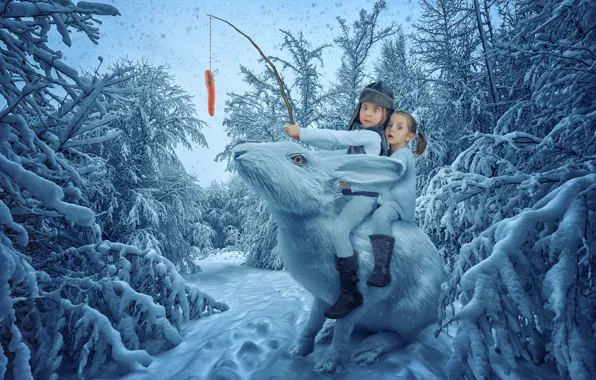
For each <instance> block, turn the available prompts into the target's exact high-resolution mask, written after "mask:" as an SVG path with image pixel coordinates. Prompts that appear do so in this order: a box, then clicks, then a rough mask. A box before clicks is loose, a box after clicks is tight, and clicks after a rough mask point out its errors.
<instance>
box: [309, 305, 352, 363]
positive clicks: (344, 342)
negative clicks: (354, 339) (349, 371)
mask: <svg viewBox="0 0 596 380" xmlns="http://www.w3.org/2000/svg"><path fill="white" fill-rule="evenodd" d="M360 316H361V310H354V311H352V312H351V313H350V314H348V315H347V316H346V317H344V318H340V319H338V320H337V321H336V322H335V328H334V333H333V341H332V342H331V345H329V347H328V348H327V351H325V354H324V355H323V358H322V359H321V360H320V361H319V362H318V363H317V364H315V367H314V370H315V371H316V372H319V373H338V372H341V371H342V368H341V365H340V364H341V358H342V357H343V356H344V353H345V351H346V348H347V346H348V343H349V342H350V336H351V335H352V331H353V330H354V325H355V324H356V321H357V320H358V317H360Z"/></svg>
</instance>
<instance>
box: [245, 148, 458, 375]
mask: <svg viewBox="0 0 596 380" xmlns="http://www.w3.org/2000/svg"><path fill="white" fill-rule="evenodd" d="M296 155H302V156H303V157H304V158H305V161H306V162H305V163H304V164H302V165H300V163H301V162H302V161H301V160H300V159H299V158H298V159H297V158H296V157H297V156H296ZM293 158H294V160H293ZM235 165H236V168H237V170H238V173H239V174H240V176H241V177H242V178H244V179H245V180H246V181H247V182H248V184H249V185H250V186H252V187H253V188H254V189H255V190H256V191H257V192H258V193H259V194H261V195H262V196H263V197H264V198H265V199H266V200H267V202H268V205H269V209H270V211H271V213H272V215H273V216H274V218H275V220H276V222H277V224H278V227H279V230H278V231H279V232H278V241H279V244H280V255H281V256H282V259H283V262H284V264H285V266H286V268H287V270H288V272H289V273H290V274H291V275H292V276H293V277H294V278H295V279H296V281H298V282H299V283H300V284H301V285H302V286H303V287H304V288H305V289H306V290H308V291H309V292H310V293H312V294H313V295H314V297H315V299H314V303H313V307H312V310H311V315H310V318H309V321H308V323H307V324H306V327H305V329H304V331H303V332H302V334H301V335H300V338H299V339H298V340H297V341H296V343H295V344H294V345H293V346H292V347H291V348H290V350H289V353H290V354H292V355H307V354H309V353H310V352H312V351H313V349H314V339H315V336H316V334H317V333H318V332H319V330H320V329H321V327H322V325H323V323H324V322H325V317H324V315H323V312H324V311H325V309H326V308H328V307H329V305H330V304H332V303H334V302H335V300H336V299H337V297H338V294H339V280H338V273H337V271H336V269H335V266H334V259H333V257H334V250H333V245H332V242H331V236H330V233H331V231H332V226H333V223H334V222H335V219H336V218H337V215H338V212H339V211H340V210H341V207H342V203H343V202H345V197H341V196H339V190H338V188H337V181H338V180H344V181H346V182H351V183H356V182H376V183H379V184H382V183H384V182H387V181H392V180H395V178H397V177H398V176H399V175H400V174H401V171H402V170H403V167H401V166H400V165H401V164H400V163H399V161H395V160H391V159H389V158H386V157H374V156H369V155H345V154H344V155H334V154H326V153H324V152H323V151H322V152H312V151H309V150H307V149H305V148H304V147H302V146H300V145H299V144H296V143H292V142H278V143H262V144H242V145H239V146H237V147H236V149H235ZM371 168H372V169H371ZM371 233H372V231H371V221H370V216H369V217H368V218H367V219H365V220H364V221H363V222H362V223H361V224H360V225H359V226H358V227H356V229H354V231H353V232H352V235H351V237H350V239H351V242H352V246H353V247H354V250H355V251H356V252H357V254H358V277H359V278H360V279H361V281H360V282H359V285H358V287H359V290H360V292H361V293H362V295H363V297H364V303H363V304H362V306H361V307H359V308H357V309H355V310H353V311H352V312H351V313H350V314H349V315H348V316H347V317H346V318H343V319H339V320H337V321H336V324H335V331H334V336H333V341H332V343H331V345H330V346H329V348H328V349H327V352H326V353H325V355H324V357H323V359H322V360H321V361H320V362H319V363H317V365H316V366H315V370H317V371H318V372H337V371H338V370H340V368H341V367H340V362H341V360H342V359H343V355H344V351H345V348H346V346H347V344H348V341H349V338H350V335H351V333H352V331H353V328H354V327H355V326H363V327H365V328H367V329H368V330H372V331H376V332H379V333H385V334H384V335H382V336H383V337H384V336H388V335H387V332H391V333H394V336H393V338H392V339H395V337H396V336H398V337H399V339H400V340H401V341H402V342H406V341H408V340H409V339H411V338H412V337H413V336H414V335H416V334H417V333H418V332H419V331H420V330H421V329H423V328H424V327H426V326H428V325H429V324H430V323H432V322H434V321H436V319H437V308H438V301H439V294H440V290H441V283H443V282H444V281H446V278H447V277H446V276H447V274H446V270H445V267H444V265H443V263H442V261H441V258H440V257H439V254H438V252H437V249H436V248H435V246H434V245H433V243H432V242H431V241H430V239H429V238H428V236H427V235H426V234H425V233H424V232H423V231H422V230H421V229H420V228H418V227H417V226H416V225H415V224H412V223H408V222H403V221H396V222H394V224H393V236H395V249H394V252H393V259H392V261H391V283H390V284H389V285H388V286H386V287H384V288H375V287H369V286H367V285H366V279H367V278H368V277H369V276H370V274H371V273H372V269H373V266H374V258H373V255H372V247H371V243H370V240H369V237H368V236H369V235H370V234H371ZM387 347H395V344H394V343H392V342H387ZM353 359H354V358H353ZM358 360H359V359H358V358H356V359H355V361H358Z"/></svg>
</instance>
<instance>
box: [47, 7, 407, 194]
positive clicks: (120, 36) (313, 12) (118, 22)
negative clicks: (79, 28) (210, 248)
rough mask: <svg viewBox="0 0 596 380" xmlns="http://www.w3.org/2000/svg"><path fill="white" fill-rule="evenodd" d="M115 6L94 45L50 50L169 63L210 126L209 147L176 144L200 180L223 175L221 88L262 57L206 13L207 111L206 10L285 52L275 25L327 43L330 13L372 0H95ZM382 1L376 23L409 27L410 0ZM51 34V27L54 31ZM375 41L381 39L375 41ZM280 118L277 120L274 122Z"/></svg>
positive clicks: (82, 64)
mask: <svg viewBox="0 0 596 380" xmlns="http://www.w3.org/2000/svg"><path fill="white" fill-rule="evenodd" d="M98 2H103V3H108V4H112V5H114V6H115V7H116V8H118V10H119V11H120V14H121V16H118V17H101V18H100V20H101V21H102V23H103V25H101V26H100V40H99V45H95V44H93V43H92V42H90V41H89V40H87V39H84V38H83V36H82V34H80V33H73V34H74V35H73V47H72V48H68V47H67V46H65V45H63V44H61V45H59V44H58V42H59V41H58V40H56V41H53V42H52V45H51V46H53V47H54V48H57V49H60V50H62V52H63V53H64V54H65V57H66V58H65V62H66V63H67V64H69V65H70V66H72V67H74V68H76V69H85V70H89V69H91V68H95V67H96V66H97V64H98V60H97V57H98V56H102V57H103V58H104V62H103V65H102V67H103V68H105V67H108V66H110V65H112V64H113V63H114V62H116V60H117V59H118V58H120V57H128V58H130V59H133V60H140V59H142V58H145V59H147V60H148V61H149V62H150V63H152V64H155V65H159V64H164V63H166V64H168V65H169V67H170V74H172V75H173V77H174V80H175V83H176V84H178V85H180V86H181V87H182V88H184V90H185V91H187V92H188V93H189V94H190V95H192V96H194V99H195V103H196V107H197V111H198V117H199V118H200V119H201V120H203V121H205V122H207V123H208V124H209V128H207V129H204V130H203V133H204V134H205V136H206V138H207V143H208V144H209V147H208V148H202V147H198V146H197V147H196V148H194V150H193V151H188V150H186V149H183V148H179V149H177V152H178V155H179V157H180V159H181V160H182V162H183V163H184V165H185V167H186V169H187V170H188V171H189V172H190V173H193V174H196V175H197V176H198V178H199V181H200V183H201V185H203V186H207V185H209V184H210V183H211V182H212V181H213V180H217V181H223V180H225V179H226V178H228V176H229V173H228V172H225V163H222V162H214V158H215V156H216V155H217V154H218V153H220V152H222V151H223V149H224V147H225V145H226V143H227V142H228V138H227V136H226V133H225V131H224V129H223V126H222V121H223V116H224V106H225V101H226V100H227V98H228V97H227V93H228V92H230V91H234V92H237V93H242V92H244V91H246V90H247V86H246V85H245V83H244V82H242V79H241V77H240V75H239V73H240V66H239V65H240V64H242V65H245V66H247V67H248V68H250V69H253V70H256V71H257V72H260V71H261V70H262V69H263V68H264V63H259V62H258V60H259V58H260V55H259V53H258V51H257V50H256V49H255V48H254V47H253V46H252V45H251V43H250V42H249V41H248V39H246V38H245V37H244V36H242V35H241V34H239V33H238V32H236V31H235V30H234V29H232V27H230V26H229V25H228V24H226V23H224V22H222V21H219V20H216V19H213V23H212V37H213V38H212V64H211V66H212V69H213V70H215V69H218V70H219V73H218V74H217V76H216V104H215V116H214V117H211V116H209V114H208V113H207V93H206V89H205V82H204V71H205V70H207V69H208V68H209V17H208V16H207V14H212V15H214V16H217V17H220V18H222V19H225V20H227V21H229V22H231V23H232V24H234V25H235V26H236V27H237V28H238V29H240V30H241V31H242V32H244V33H245V34H247V35H248V36H250V37H251V38H252V39H253V40H254V41H255V43H256V44H257V45H259V47H260V48H261V49H262V50H263V52H264V53H265V54H267V55H274V56H280V57H287V56H285V53H286V51H285V50H284V51H281V52H280V50H279V44H280V43H281V42H282V40H283V37H282V34H281V32H280V31H279V30H280V29H284V30H289V31H290V32H295V33H296V34H297V33H298V32H300V31H302V32H303V33H304V35H305V38H306V39H307V40H308V41H310V42H311V44H312V45H313V47H314V46H319V45H321V44H324V43H333V38H335V37H337V36H338V35H339V32H340V30H339V26H338V23H337V20H336V17H338V16H340V17H343V18H345V19H346V20H347V22H348V24H349V25H351V24H352V23H353V22H354V21H356V20H357V19H358V13H359V12H360V10H361V9H363V8H364V9H366V11H367V12H369V13H370V11H371V10H372V6H373V4H374V1H372V0H349V1H346V0H341V1H339V0H337V1H335V2H334V1H331V2H327V3H325V4H324V5H323V4H321V3H320V2H319V1H314V0H309V1H302V0H255V1H251V2H248V1H245V0H207V1H182V0H172V1H170V2H164V1H156V0H103V1H101V0H99V1H98ZM387 4H388V7H387V9H386V10H385V11H384V12H383V13H382V14H381V17H380V18H379V20H380V26H381V27H384V26H387V25H389V24H390V23H391V22H396V23H398V24H402V26H403V28H404V31H406V32H409V31H410V30H409V29H410V26H411V23H412V22H413V21H415V20H416V19H417V18H418V16H419V13H418V8H417V5H416V1H410V0H387ZM56 34H57V33H56ZM379 46H380V45H379ZM340 59H341V51H340V49H339V48H336V47H332V48H328V49H326V50H325V51H324V54H323V62H324V64H325V66H324V67H323V68H322V69H321V73H322V74H323V78H322V83H323V85H324V86H327V84H328V82H332V81H334V80H335V73H336V71H337V68H338V67H339V65H340V63H341V62H340ZM286 123H287V120H280V128H282V127H283V125H284V124H286Z"/></svg>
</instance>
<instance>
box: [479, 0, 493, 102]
mask: <svg viewBox="0 0 596 380" xmlns="http://www.w3.org/2000/svg"><path fill="white" fill-rule="evenodd" d="M474 9H475V11H476V24H477V25H478V33H480V40H481V41H482V49H483V51H484V61H485V63H486V72H487V74H488V83H489V86H490V93H491V95H492V98H493V103H496V102H497V89H496V87H495V82H494V80H493V70H492V65H491V62H490V59H489V57H488V51H489V46H488V41H486V35H485V33H484V28H483V27H482V15H481V14H480V5H479V4H478V0H474Z"/></svg>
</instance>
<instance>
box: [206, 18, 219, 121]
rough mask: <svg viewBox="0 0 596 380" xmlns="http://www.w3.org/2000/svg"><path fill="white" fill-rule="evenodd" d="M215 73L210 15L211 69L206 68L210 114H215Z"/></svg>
mask: <svg viewBox="0 0 596 380" xmlns="http://www.w3.org/2000/svg"><path fill="white" fill-rule="evenodd" d="M215 74H217V70H215V71H211V17H209V70H205V86H207V111H208V112H209V115H210V116H213V115H214V114H215Z"/></svg>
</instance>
